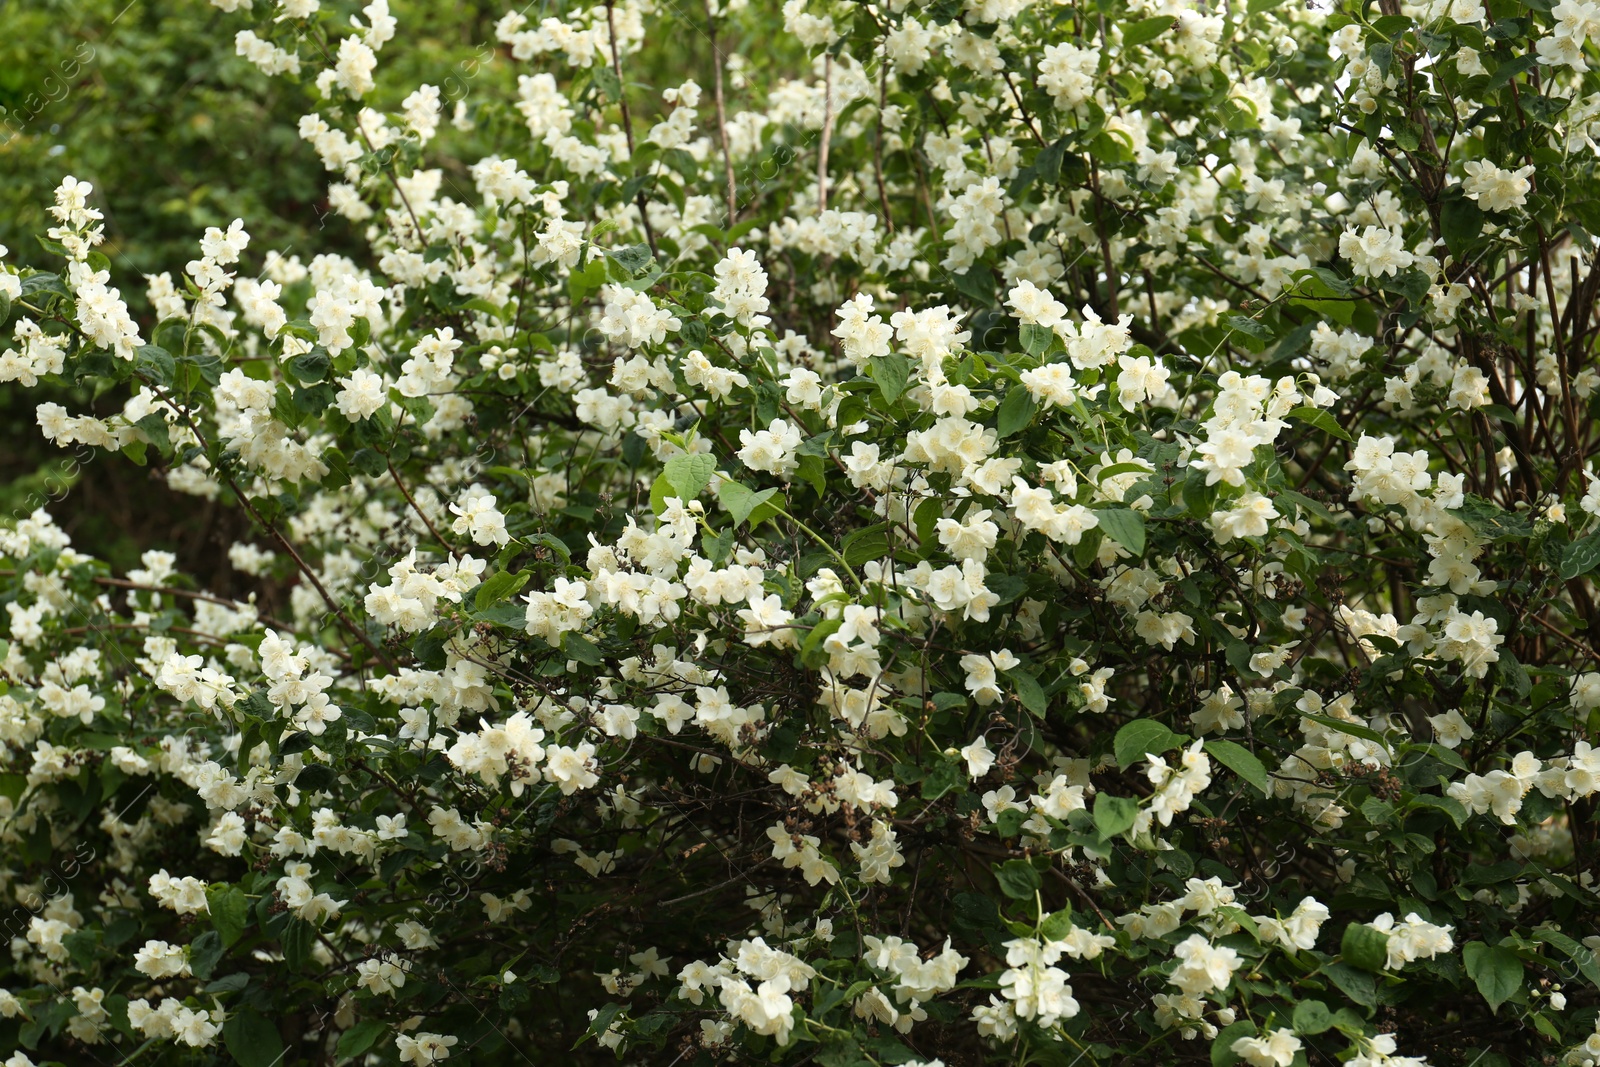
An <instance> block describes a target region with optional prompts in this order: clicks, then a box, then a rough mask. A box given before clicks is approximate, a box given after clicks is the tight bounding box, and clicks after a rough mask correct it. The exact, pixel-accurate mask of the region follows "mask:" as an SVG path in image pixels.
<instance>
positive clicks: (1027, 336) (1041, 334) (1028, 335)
mask: <svg viewBox="0 0 1600 1067" xmlns="http://www.w3.org/2000/svg"><path fill="white" fill-rule="evenodd" d="M1043 154H1044V153H1043V152H1041V153H1040V155H1043ZM1017 338H1018V339H1019V340H1020V341H1021V342H1022V350H1023V351H1024V352H1026V353H1028V355H1030V356H1032V357H1034V358H1035V359H1037V358H1039V357H1040V356H1042V355H1044V354H1045V353H1046V352H1048V351H1050V346H1051V345H1052V344H1054V343H1055V339H1056V332H1055V331H1054V330H1052V329H1051V328H1050V327H1048V326H1040V325H1038V324H1036V323H1032V322H1025V323H1023V324H1022V325H1021V326H1019V327H1017Z"/></svg>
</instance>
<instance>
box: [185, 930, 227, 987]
mask: <svg viewBox="0 0 1600 1067" xmlns="http://www.w3.org/2000/svg"><path fill="white" fill-rule="evenodd" d="M223 951H224V947H223V944H222V937H221V935H220V934H218V933H217V931H215V930H207V931H206V932H205V933H203V934H201V935H200V936H199V937H197V938H195V939H194V940H193V941H192V942H190V943H189V969H190V970H191V971H193V972H194V976H195V977H196V978H198V979H200V980H201V981H202V982H203V981H205V980H206V979H207V978H210V977H211V972H212V971H213V970H214V969H215V968H216V966H217V961H218V960H220V959H222V953H223Z"/></svg>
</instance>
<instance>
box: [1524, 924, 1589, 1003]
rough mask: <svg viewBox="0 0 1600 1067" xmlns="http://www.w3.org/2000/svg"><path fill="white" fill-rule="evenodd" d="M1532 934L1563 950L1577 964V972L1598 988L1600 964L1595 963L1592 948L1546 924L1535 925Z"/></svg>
mask: <svg viewBox="0 0 1600 1067" xmlns="http://www.w3.org/2000/svg"><path fill="white" fill-rule="evenodd" d="M1533 936H1534V937H1536V938H1538V939H1539V940H1540V941H1543V942H1544V943H1545V944H1547V945H1553V946H1554V947H1555V948H1557V949H1559V950H1560V951H1562V952H1565V953H1566V954H1567V956H1568V957H1569V958H1570V959H1571V960H1572V962H1573V963H1576V964H1577V965H1578V972H1579V973H1580V974H1582V975H1583V976H1584V977H1585V978H1587V979H1588V980H1589V984H1590V985H1592V986H1594V987H1595V988H1596V989H1600V965H1597V964H1596V963H1595V954H1594V950H1592V949H1590V948H1589V947H1588V946H1586V945H1582V944H1579V943H1578V942H1577V941H1574V940H1573V939H1572V938H1570V937H1568V936H1567V935H1566V934H1563V933H1562V932H1561V931H1559V930H1555V929H1552V928H1551V927H1548V926H1540V927H1537V928H1536V929H1535V930H1534V931H1533Z"/></svg>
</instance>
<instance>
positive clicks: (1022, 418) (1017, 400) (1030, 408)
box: [994, 384, 1037, 437]
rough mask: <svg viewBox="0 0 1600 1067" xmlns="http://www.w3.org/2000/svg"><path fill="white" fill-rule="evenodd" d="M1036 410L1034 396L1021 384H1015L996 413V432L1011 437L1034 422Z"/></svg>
mask: <svg viewBox="0 0 1600 1067" xmlns="http://www.w3.org/2000/svg"><path fill="white" fill-rule="evenodd" d="M1035 410H1037V406H1036V405H1035V404H1034V402H1033V394H1032V393H1030V392H1028V390H1027V389H1025V388H1023V387H1022V386H1021V385H1020V384H1013V385H1012V386H1011V388H1009V389H1007V390H1006V398H1005V399H1004V400H1002V401H1001V402H1000V409H999V410H998V411H997V412H995V422H994V429H995V432H996V433H997V434H999V435H1000V436H1001V437H1010V436H1011V435H1012V434H1014V433H1016V432H1017V431H1018V430H1020V429H1022V428H1023V427H1024V426H1026V425H1028V423H1029V422H1030V421H1032V419H1033V414H1034V412H1035Z"/></svg>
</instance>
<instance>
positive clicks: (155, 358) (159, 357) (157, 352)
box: [0, 293, 178, 385]
mask: <svg viewBox="0 0 1600 1067" xmlns="http://www.w3.org/2000/svg"><path fill="white" fill-rule="evenodd" d="M3 295H5V294H3V293H0V296H3ZM4 320H5V316H4V315H0V321H4ZM133 366H134V372H135V373H136V374H138V375H139V376H140V377H141V378H148V379H149V380H150V381H153V382H155V383H156V384H157V385H171V384H172V376H173V375H174V374H176V373H177V372H178V361H177V360H175V359H173V358H172V355H171V354H170V353H169V352H168V351H167V350H166V349H165V348H158V347H157V346H155V345H140V346H139V347H138V348H137V349H135V350H134V363H133Z"/></svg>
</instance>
